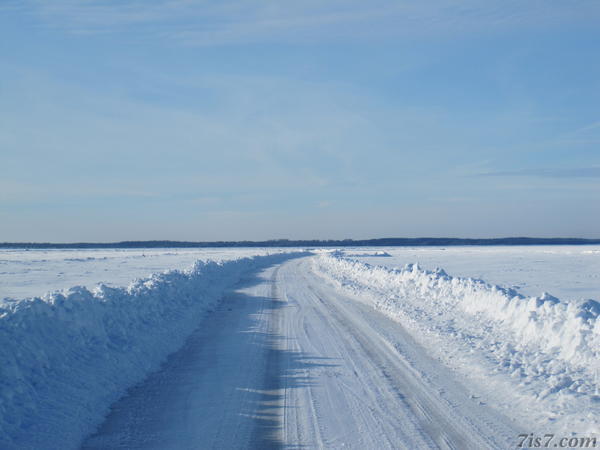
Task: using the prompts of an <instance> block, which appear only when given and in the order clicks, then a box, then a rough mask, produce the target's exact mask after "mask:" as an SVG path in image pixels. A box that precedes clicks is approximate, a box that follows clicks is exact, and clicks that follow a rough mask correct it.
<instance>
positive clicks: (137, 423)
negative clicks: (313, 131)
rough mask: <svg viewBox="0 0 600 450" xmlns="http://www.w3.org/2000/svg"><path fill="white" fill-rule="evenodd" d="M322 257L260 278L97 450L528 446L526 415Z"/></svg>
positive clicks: (144, 387)
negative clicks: (471, 380)
mask: <svg viewBox="0 0 600 450" xmlns="http://www.w3.org/2000/svg"><path fill="white" fill-rule="evenodd" d="M311 258H314V257H302V258H297V259H291V260H287V261H285V262H283V263H282V264H277V265H274V266H272V267H269V268H267V269H265V270H261V271H259V272H258V273H254V274H252V275H250V276H248V277H246V278H245V279H244V280H243V281H242V282H241V283H240V284H239V285H238V286H237V288H236V289H235V290H233V291H231V293H230V294H228V295H227V296H226V297H225V298H224V300H223V301H222V302H220V303H219V304H218V306H217V307H215V308H214V310H211V311H209V312H208V313H207V314H206V316H205V318H204V319H203V320H202V323H201V324H199V327H198V328H197V331H196V332H195V333H193V334H192V335H191V336H190V338H189V339H188V340H187V342H186V344H185V345H184V346H183V347H182V348H181V349H180V350H179V351H178V352H177V353H175V354H173V355H172V356H171V357H170V358H169V359H168V361H167V362H166V363H165V364H163V366H162V367H161V369H160V370H159V371H158V372H155V373H154V374H153V375H151V376H150V377H149V378H147V379H146V380H145V381H144V382H143V383H142V384H139V385H137V386H136V387H135V388H133V389H131V390H130V391H129V392H128V394H127V395H126V396H125V397H123V398H122V399H121V400H120V401H118V402H117V403H116V404H114V405H113V407H112V409H111V413H110V415H109V416H108V417H107V419H106V421H105V422H104V424H103V425H102V426H101V427H100V428H99V430H98V432H97V433H96V434H95V435H93V436H91V437H89V438H88V439H87V440H86V441H85V443H84V446H83V447H84V448H86V449H106V448H111V449H113V448H156V449H199V448H279V447H285V448H357V449H368V448H373V449H383V448H410V449H415V448H456V449H482V448H509V447H514V446H515V442H516V439H517V435H518V434H519V433H520V432H521V430H519V429H518V427H517V426H516V425H514V423H513V422H511V421H509V420H508V419H507V418H505V417H503V416H501V415H499V414H498V413H497V412H495V411H494V410H492V409H491V408H489V407H488V406H487V405H485V404H483V402H481V401H479V400H478V399H477V398H473V396H472V395H471V394H470V393H469V392H468V391H467V389H466V388H465V387H464V386H463V385H462V384H461V383H460V382H459V380H457V379H456V375H455V374H454V373H453V372H451V371H450V370H448V369H447V368H446V367H445V366H442V365H441V364H440V363H439V362H438V361H436V360H434V359H432V358H430V357H429V356H428V355H427V353H426V352H425V351H424V350H423V349H422V348H421V347H420V346H419V345H418V344H417V343H415V342H414V340H413V339H412V338H411V337H410V336H409V335H408V334H407V333H406V332H405V331H404V330H403V329H402V327H401V326H400V325H399V324H398V323H397V322H394V321H392V320H391V319H390V318H388V317H386V316H384V315H383V314H382V313H380V312H378V311H377V310H375V309H373V308H372V307H370V306H369V305H367V304H365V303H362V302H360V301H357V300H356V299H355V298H353V297H351V296H350V295H349V294H344V293H343V292H342V291H340V290H339V289H336V288H335V287H334V286H333V285H330V284H328V283H326V282H324V280H323V278H321V277H320V276H319V275H317V274H316V273H314V272H313V264H312V261H311Z"/></svg>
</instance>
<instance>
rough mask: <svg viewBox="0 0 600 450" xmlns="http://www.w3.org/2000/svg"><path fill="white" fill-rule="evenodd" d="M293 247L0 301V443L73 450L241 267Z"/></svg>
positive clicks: (276, 259) (274, 258)
mask: <svg viewBox="0 0 600 450" xmlns="http://www.w3.org/2000/svg"><path fill="white" fill-rule="evenodd" d="M298 255H299V254H298V253H296V254H291V253H288V254H277V255H271V256H257V257H254V258H242V259H238V260H234V261H227V262H222V263H216V262H207V263H205V262H197V263H196V264H195V265H194V266H193V268H192V269H190V270H187V271H170V272H165V273H162V274H155V275H153V276H151V277H150V278H146V279H141V280H138V281H136V282H134V283H133V284H131V285H130V286H129V287H128V288H111V287H107V286H105V285H100V286H98V287H97V288H96V289H94V290H93V291H89V290H88V289H86V288H84V287H74V288H71V289H70V290H69V291H68V292H67V293H66V294H64V295H63V294H60V293H53V294H49V295H47V296H46V297H44V298H32V299H26V300H21V301H16V300H8V301H6V300H5V301H4V302H3V303H2V304H0V448H3V449H13V448H14V449H17V448H18V449H27V448H47V449H69V448H77V447H78V446H79V445H80V443H81V439H82V438H83V437H85V436H86V435H87V434H89V433H90V432H92V431H93V430H94V428H95V426H96V425H97V424H98V423H100V422H101V421H102V419H103V417H104V416H105V415H106V413H107V412H108V407H109V406H110V405H111V404H112V403H113V402H114V401H116V400H117V399H118V398H119V397H120V396H121V395H123V394H124V392H125V390H126V389H127V388H129V387H130V386H132V385H134V384H136V383H137V382H139V381H141V380H142V379H144V378H145V376H146V375H147V374H148V373H149V372H151V371H153V370H156V369H157V368H158V367H159V365H160V363H161V362H162V361H163V360H164V359H165V358H166V356H167V355H169V354H170V353H172V352H174V351H175V350H177V349H178V348H179V347H181V345H183V343H184V341H185V339H186V338H187V336H189V335H190V334H191V333H192V331H193V330H194V328H195V327H197V326H198V323H199V319H200V318H201V314H202V313H203V312H204V311H206V310H207V309H209V308H210V307H211V306H212V305H214V304H215V303H216V302H218V301H219V299H220V298H221V297H222V295H223V293H224V291H225V290H226V289H227V288H229V287H231V286H233V285H234V284H235V283H236V282H237V281H238V280H239V279H240V278H241V277H242V276H243V275H244V274H245V273H247V272H248V271H250V270H256V269H258V268H261V267H266V266H267V265H270V264H274V263H280V262H282V261H283V260H285V259H288V258H291V257H294V256H298Z"/></svg>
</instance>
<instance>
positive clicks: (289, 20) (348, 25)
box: [7, 0, 600, 46]
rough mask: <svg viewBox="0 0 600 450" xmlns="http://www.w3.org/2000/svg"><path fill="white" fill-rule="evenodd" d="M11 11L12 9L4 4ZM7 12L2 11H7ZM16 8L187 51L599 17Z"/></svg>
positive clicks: (481, 11) (396, 5) (501, 10)
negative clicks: (188, 48) (155, 39)
mask: <svg viewBox="0 0 600 450" xmlns="http://www.w3.org/2000/svg"><path fill="white" fill-rule="evenodd" d="M11 5H13V7H16V6H15V5H14V4H13V3H11ZM7 7H9V6H7ZM20 8H21V9H28V10H29V12H30V13H31V14H33V15H35V16H36V17H39V18H40V19H41V20H42V21H43V22H44V23H46V24H48V25H49V26H53V27H60V28H64V29H67V30H69V31H71V32H75V33H105V32H110V31H122V30H124V29H127V30H128V31H132V29H133V30H137V31H138V32H145V33H149V34H153V35H155V36H156V37H159V38H166V39H171V40H174V41H177V42H180V43H183V44H187V45H199V46H207V45H224V44H243V43H249V42H263V41H266V40H269V39H282V40H284V41H293V42H304V41H314V42H321V41H322V40H323V39H327V40H336V39H365V38H366V39H378V38H389V37H393V36H396V37H402V36H415V35H416V36H423V35H427V34H440V33H442V34H444V33H460V34H463V33H469V32H473V31H484V30H486V31H487V30H493V29H506V28H512V27H522V26H536V27H539V26H547V25H551V24H554V23H568V22H571V21H578V22H581V21H587V22H589V23H593V21H594V20H597V19H598V18H600V4H599V3H598V2H595V1H589V0H580V1H577V2H575V3H573V2H571V3H568V4H567V3H566V2H559V1H530V2H520V1H515V0H511V1H498V0H494V1H489V2H480V1H474V0H471V1H463V2H455V1H450V0H435V1H428V2H409V1H387V0H385V1H374V2H362V1H356V0H352V1H340V0H334V1H331V0H330V1H314V0H310V1H300V2H274V1H249V0H227V1H221V2H208V1H205V0H154V1H140V0H132V1H127V2H122V1H115V0H108V1H106V0H105V1H83V0H55V1H52V2H46V1H42V0H25V1H24V2H21V5H20Z"/></svg>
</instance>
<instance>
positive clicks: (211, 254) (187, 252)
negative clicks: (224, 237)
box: [0, 248, 299, 300]
mask: <svg viewBox="0 0 600 450" xmlns="http://www.w3.org/2000/svg"><path fill="white" fill-rule="evenodd" d="M298 250H299V249H278V248H193V249H190V248H160V249H89V250H87V249H85V250H82V249H60V250H58V249H47V250H23V249H0V300H1V299H3V298H6V297H8V298H16V299H22V298H26V297H35V296H40V295H43V294H44V293H46V292H49V291H56V290H62V289H69V288H70V287H72V286H85V287H87V288H88V289H92V288H93V287H94V286H96V285H97V284H98V283H103V284H105V285H107V286H112V287H122V286H127V285H129V284H130V283H131V282H132V281H133V280H134V279H136V278H144V277H148V276H150V275H152V274H154V273H159V272H164V271H166V270H174V269H179V270H183V269H187V268H189V267H190V266H192V265H193V264H194V263H195V262H196V261H199V260H201V261H228V260H231V259H237V258H242V257H251V256H255V255H269V254H273V253H279V252H289V251H298Z"/></svg>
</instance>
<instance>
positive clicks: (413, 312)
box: [314, 253, 600, 432]
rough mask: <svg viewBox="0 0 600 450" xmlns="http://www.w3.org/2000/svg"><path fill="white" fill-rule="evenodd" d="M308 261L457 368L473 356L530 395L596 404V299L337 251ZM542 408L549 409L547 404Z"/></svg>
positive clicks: (599, 309)
mask: <svg viewBox="0 0 600 450" xmlns="http://www.w3.org/2000/svg"><path fill="white" fill-rule="evenodd" d="M314 264H315V269H316V271H317V272H318V273H320V274H321V275H324V276H325V277H326V278H327V279H329V280H331V281H333V282H334V283H335V284H337V285H338V286H339V287H341V288H342V289H344V290H346V291H351V292H353V293H356V294H359V295H360V296H361V297H362V298H369V299H370V300H371V301H372V302H373V305H374V306H375V307H376V308H377V309H379V310H381V311H383V312H384V313H386V314H388V315H390V316H392V317H393V318H394V319H396V320H398V321H400V322H402V323H403V325H405V326H406V328H407V329H408V330H409V331H412V332H413V334H414V335H415V337H416V338H417V339H418V340H419V341H420V342H422V343H425V344H426V346H429V347H430V348H432V349H434V354H435V353H436V352H437V354H438V356H439V357H440V359H445V358H446V360H447V362H450V363H451V364H455V365H456V368H458V370H464V371H465V373H468V372H469V371H471V372H472V369H471V368H472V366H471V365H470V364H471V363H472V362H473V359H474V358H475V359H477V358H479V361H480V362H481V363H482V364H483V365H485V364H488V368H489V366H490V365H491V366H492V368H493V370H494V371H496V372H498V371H500V372H504V373H505V374H507V375H509V376H510V377H512V378H513V379H514V380H516V383H515V385H516V386H515V387H518V386H517V385H519V384H520V386H521V387H522V388H523V389H524V390H528V395H533V396H534V397H535V398H536V399H539V400H542V399H544V398H546V397H548V396H556V395H558V394H561V395H563V398H561V400H560V403H561V404H562V405H563V406H564V405H565V404H566V403H565V398H564V396H568V395H571V396H573V397H576V401H574V402H572V406H573V408H579V409H580V410H582V411H584V412H585V411H586V408H588V406H589V407H590V408H591V409H594V410H597V409H598V404H599V403H600V402H599V401H598V400H600V397H598V386H597V382H598V380H597V376H598V375H597V372H598V368H599V367H598V366H599V361H600V319H599V318H598V317H599V315H600V303H599V302H597V301H595V300H587V301H585V302H582V303H580V304H569V303H564V302H561V301H560V300H559V299H558V298H555V297H553V296H551V295H549V294H543V295H542V296H540V297H530V298H529V297H524V296H521V295H520V294H518V293H517V292H516V291H513V290H510V289H504V288H501V287H498V286H493V285H490V284H487V283H485V282H484V281H481V280H475V279H470V278H456V277H451V276H449V275H448V274H446V273H445V272H444V271H443V270H441V269H437V270H436V271H427V270H423V269H421V268H420V267H419V266H418V265H412V264H409V265H407V266H405V267H404V268H403V269H400V270H398V269H389V268H385V267H380V266H371V265H369V264H366V263H362V262H358V261H355V260H350V259H346V258H343V257H340V256H339V255H338V254H336V253H329V254H327V253H321V255H320V256H319V257H317V258H315V263H314ZM490 363H491V364H490ZM494 366H495V367H494ZM466 367H471V368H470V369H466ZM485 379H486V380H489V377H486V378H485ZM582 397H586V398H582ZM513 405H514V404H513ZM594 405H595V406H594ZM547 407H548V408H549V410H548V412H549V413H550V409H552V405H550V404H549V405H547ZM559 409H560V408H556V410H557V411H558V410H559ZM591 409H590V411H591ZM554 412H555V411H553V412H552V413H554ZM550 415H551V414H549V416H550ZM552 420H554V418H553V419H552ZM596 427H597V424H596ZM572 431H573V430H572ZM594 431H596V432H597V431H598V430H594Z"/></svg>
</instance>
